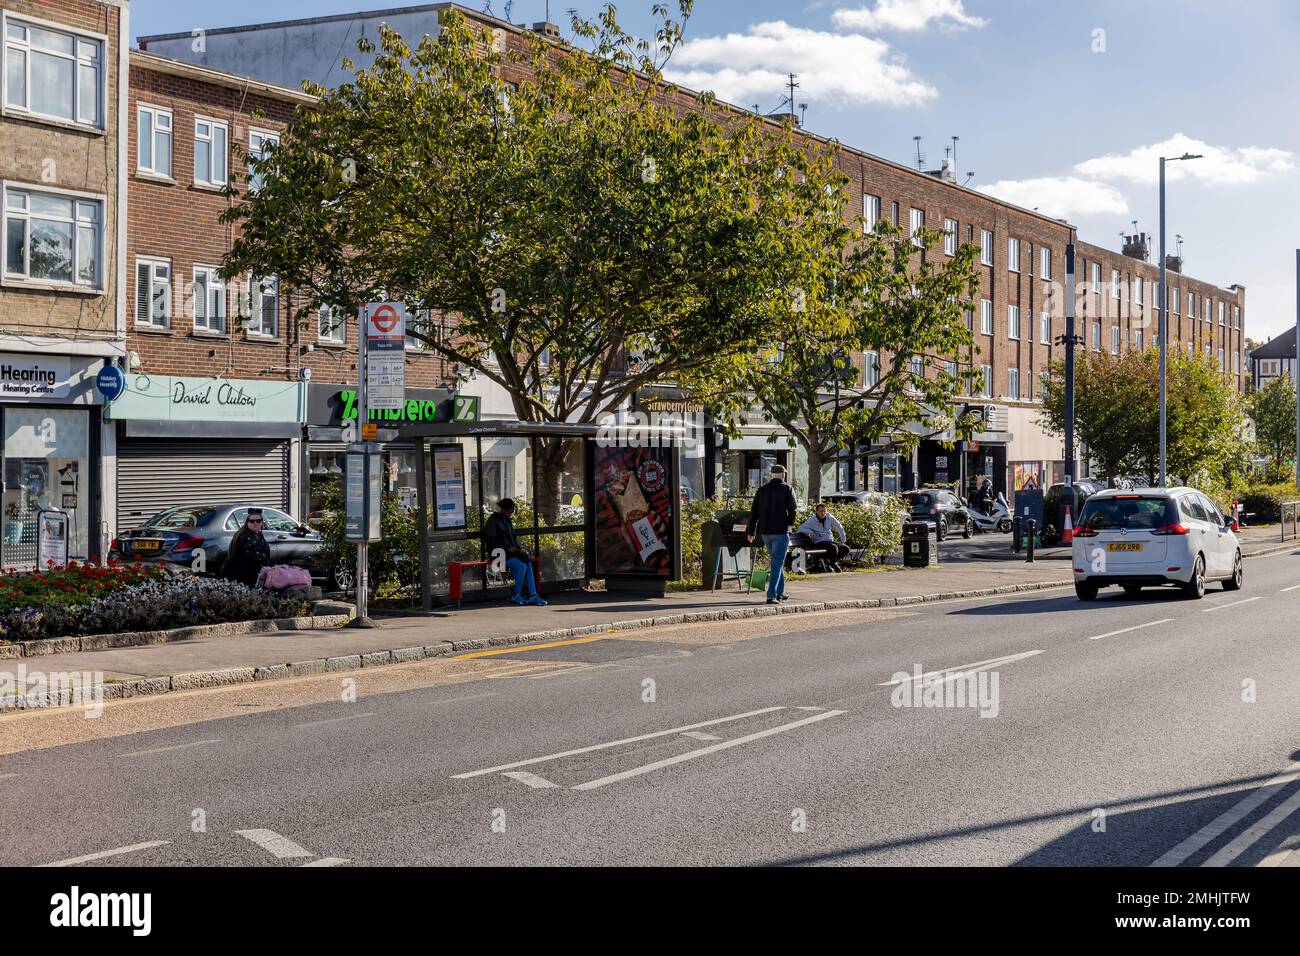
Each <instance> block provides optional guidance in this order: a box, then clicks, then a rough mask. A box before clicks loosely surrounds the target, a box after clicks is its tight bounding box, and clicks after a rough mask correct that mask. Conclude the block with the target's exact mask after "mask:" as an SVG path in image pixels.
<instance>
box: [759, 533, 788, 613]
mask: <svg viewBox="0 0 1300 956" xmlns="http://www.w3.org/2000/svg"><path fill="white" fill-rule="evenodd" d="M763 547H765V548H767V553H768V554H770V555H771V556H772V573H771V574H769V575H768V576H767V597H768V600H771V599H772V598H777V597H780V596H781V595H782V594H784V593H785V555H786V552H787V551H789V550H790V535H788V534H765V535H763Z"/></svg>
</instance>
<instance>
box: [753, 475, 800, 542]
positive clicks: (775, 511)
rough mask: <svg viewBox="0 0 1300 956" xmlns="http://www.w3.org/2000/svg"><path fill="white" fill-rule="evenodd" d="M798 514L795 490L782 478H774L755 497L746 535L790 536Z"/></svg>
mask: <svg viewBox="0 0 1300 956" xmlns="http://www.w3.org/2000/svg"><path fill="white" fill-rule="evenodd" d="M798 513H799V508H798V506H797V505H796V504H795V501H794V491H793V489H791V487H790V486H789V485H787V484H786V483H785V482H784V481H782V480H781V479H780V478H773V479H772V480H771V481H769V482H768V483H767V484H765V485H764V486H763V487H762V488H759V489H758V494H756V495H754V504H753V506H752V507H751V508H750V509H749V526H748V528H747V529H746V533H747V534H788V533H789V531H790V525H792V524H794V519H795V515H797V514H798Z"/></svg>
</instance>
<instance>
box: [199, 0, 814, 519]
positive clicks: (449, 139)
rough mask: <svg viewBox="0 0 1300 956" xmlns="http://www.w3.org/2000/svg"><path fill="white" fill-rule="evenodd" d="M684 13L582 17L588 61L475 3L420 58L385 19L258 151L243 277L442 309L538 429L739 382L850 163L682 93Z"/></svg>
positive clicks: (234, 254)
mask: <svg viewBox="0 0 1300 956" xmlns="http://www.w3.org/2000/svg"><path fill="white" fill-rule="evenodd" d="M679 3H680V13H681V17H682V21H675V20H673V19H671V18H670V17H669V16H668V14H667V11H666V9H665V8H664V7H662V6H656V7H655V13H656V15H657V16H658V17H659V20H660V22H659V27H658V30H657V32H656V38H655V41H654V43H653V44H651V43H648V42H646V41H636V40H633V39H632V38H631V37H629V36H628V35H627V34H625V33H624V32H623V30H622V28H621V27H620V26H619V24H618V22H617V20H616V18H615V14H614V10H613V7H612V6H607V7H605V8H604V9H603V10H602V12H601V13H600V14H599V16H598V18H597V20H596V21H594V22H590V21H585V20H582V19H580V18H576V17H575V19H574V28H575V31H576V33H577V35H578V36H579V37H580V38H581V39H582V40H583V41H584V42H585V44H586V46H587V47H588V50H587V51H584V52H582V53H578V52H575V51H573V50H571V49H569V48H566V47H561V46H559V45H557V44H555V43H552V42H549V41H547V40H545V39H544V38H542V37H540V36H537V35H529V36H528V37H527V38H526V40H525V41H524V42H525V43H526V44H527V45H526V49H524V50H523V51H522V52H519V51H513V50H512V51H508V52H502V51H500V50H498V48H497V46H496V44H495V42H494V39H493V37H492V36H491V34H490V33H488V32H487V31H486V30H482V29H476V28H474V27H472V26H471V25H470V24H469V23H468V21H467V20H466V19H465V17H464V16H463V15H462V14H461V13H460V12H459V11H457V10H455V9H454V8H449V9H446V10H443V11H441V12H440V14H439V20H440V25H441V28H440V31H439V35H438V37H437V38H430V37H425V38H424V39H423V41H421V43H420V44H419V46H418V48H416V49H414V50H412V49H411V48H410V47H408V46H407V44H405V43H404V42H403V41H402V39H401V38H400V37H399V36H398V35H397V34H396V33H394V32H393V31H392V30H390V29H388V28H387V27H384V28H381V33H380V37H379V49H378V55H377V57H376V59H375V61H374V63H373V65H372V66H371V67H370V68H368V69H364V70H357V71H356V75H355V79H354V80H353V81H352V82H349V83H347V84H344V85H342V86H340V87H337V88H335V89H328V90H327V89H323V88H319V87H311V88H310V89H311V92H313V93H315V94H316V95H317V97H318V98H319V100H318V102H317V103H316V104H315V105H314V106H311V107H308V108H304V109H303V110H301V111H300V114H299V116H298V117H297V119H296V121H295V123H294V124H293V125H292V126H291V127H290V128H289V129H288V130H287V131H286V133H285V135H284V137H283V139H282V141H281V143H280V145H279V147H278V148H276V149H274V150H273V151H271V152H270V153H269V155H268V156H267V158H266V159H265V160H263V161H261V162H258V163H255V164H254V165H255V168H256V172H257V173H258V174H259V176H260V177H261V178H262V179H263V180H264V185H262V186H261V188H259V189H258V190H257V191H256V192H255V193H252V194H249V195H246V196H244V198H243V201H242V202H241V203H240V204H239V205H238V206H236V207H235V208H233V209H232V210H231V211H230V212H229V214H228V221H230V222H237V223H239V224H240V226H241V235H240V237H239V238H238V239H237V240H236V242H235V243H234V245H233V247H232V250H231V252H230V254H229V255H228V256H227V258H226V260H225V262H224V264H223V268H224V270H225V271H226V273H227V274H231V275H233V274H242V273H245V272H251V273H253V274H256V275H276V276H278V277H279V278H280V281H281V283H282V284H283V285H284V286H286V287H291V288H295V289H298V290H301V292H302V293H303V297H302V299H301V301H300V320H307V318H308V317H309V316H310V314H311V312H312V310H313V309H314V308H315V306H316V305H317V304H318V303H324V304H328V305H332V306H336V307H338V308H340V309H342V310H345V311H352V310H353V308H354V303H357V302H361V301H366V300H374V299H376V298H378V297H380V296H381V295H382V296H386V297H387V298H390V299H399V300H404V301H406V302H407V303H408V305H409V306H411V307H412V308H416V309H426V310H428V313H427V314H428V316H429V319H428V325H427V326H425V327H423V328H419V327H417V328H416V329H414V330H413V332H414V334H416V335H417V337H419V338H422V339H423V340H424V341H425V342H426V343H427V346H428V348H429V349H431V350H432V351H434V352H436V353H437V354H439V355H442V356H443V357H444V358H446V359H447V360H448V361H449V362H450V363H452V364H453V365H454V366H455V367H456V368H458V369H459V370H461V372H462V374H466V373H468V372H470V371H472V372H473V373H476V374H478V375H481V376H483V377H484V378H486V379H489V380H491V381H493V382H495V383H497V384H498V385H500V386H501V387H502V388H503V389H505V390H506V392H507V393H508V394H509V396H510V398H511V401H512V402H513V404H514V411H515V413H516V415H517V416H518V418H519V419H520V420H523V421H529V422H596V421H599V420H600V419H601V417H602V416H603V415H605V414H607V413H611V412H614V411H616V410H618V409H619V408H620V407H623V406H625V405H626V403H627V402H628V401H629V400H630V399H631V398H632V397H633V396H634V394H635V392H636V391H637V389H639V388H643V387H645V386H647V385H650V384H653V383H657V382H663V381H677V382H680V383H683V384H684V385H685V386H686V387H690V386H691V383H694V382H700V381H707V382H710V383H716V382H719V381H727V380H729V379H734V378H735V376H737V375H738V374H739V370H740V369H741V368H742V367H743V363H744V362H745V361H746V360H747V359H746V357H747V356H748V355H749V354H751V353H752V352H754V351H755V350H756V349H758V348H759V347H760V346H761V345H762V342H763V341H764V337H765V335H766V330H767V327H768V321H769V320H770V318H771V315H772V311H773V305H772V303H773V302H775V301H777V300H778V299H779V298H780V297H781V296H782V295H783V291H782V290H783V289H785V288H786V287H787V285H788V283H786V282H785V281H784V275H783V264H784V263H786V262H787V261H789V260H790V259H791V258H792V257H793V256H794V253H795V252H796V251H797V250H798V248H799V244H800V238H799V236H798V235H797V234H793V233H791V232H790V231H789V230H787V229H786V228H785V226H786V225H787V224H788V223H790V222H794V221H799V220H801V219H804V218H807V217H806V215H805V213H804V211H803V209H804V207H806V206H807V205H808V204H809V203H810V202H812V203H815V202H818V201H820V200H821V199H822V195H821V193H820V191H819V190H820V188H821V185H822V184H823V182H825V181H827V180H828V178H829V176H830V165H829V159H828V157H827V156H825V155H814V154H810V153H807V152H805V151H803V150H801V149H799V148H797V147H796V146H795V144H794V141H793V135H792V132H791V130H790V128H789V127H788V126H787V127H786V128H785V129H784V130H773V129H772V128H771V127H770V125H766V124H764V123H762V121H761V120H758V119H757V118H754V117H749V116H746V115H744V114H740V113H738V112H736V111H730V110H724V109H723V108H721V107H719V106H718V105H717V104H716V103H715V102H714V100H713V98H712V97H711V96H710V95H707V94H705V95H701V96H698V97H697V98H696V99H695V100H694V102H693V103H692V107H693V108H692V109H690V110H683V109H681V108H680V106H679V105H678V104H677V103H675V102H673V101H672V99H671V96H670V95H666V94H665V93H664V89H665V88H664V86H663V85H662V84H661V81H662V70H663V67H664V65H665V63H666V62H667V61H668V59H669V57H670V56H671V55H672V52H673V50H674V49H675V48H676V47H677V45H678V44H679V43H680V40H681V36H682V23H683V22H684V20H685V18H686V17H688V16H689V14H690V8H691V2H690V0H679ZM364 42H365V41H363V43H364ZM363 48H364V47H363ZM505 74H508V75H510V76H511V77H517V78H518V79H519V82H518V85H517V87H516V86H515V85H513V84H511V83H508V82H507V79H506V77H505ZM564 453H565V446H564V445H563V444H562V443H559V442H551V443H548V444H547V445H546V447H544V448H543V450H542V452H541V454H542V455H543V456H559V455H562V454H564ZM542 464H543V467H542V468H540V469H539V474H542V475H543V476H545V477H546V478H547V479H548V480H549V479H550V478H551V477H552V476H554V475H556V474H558V472H559V470H560V468H559V462H558V460H556V461H546V460H544V461H543V463H542ZM554 498H555V496H554V495H551V494H549V493H547V492H545V491H544V490H543V489H538V499H539V504H540V506H541V507H542V508H547V507H549V506H550V504H551V503H552V502H551V501H550V499H554Z"/></svg>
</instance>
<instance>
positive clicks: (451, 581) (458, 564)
mask: <svg viewBox="0 0 1300 956" xmlns="http://www.w3.org/2000/svg"><path fill="white" fill-rule="evenodd" d="M491 565H492V561H491V560H490V559H489V560H486V561H449V562H448V563H447V591H448V593H447V597H448V599H449V600H452V601H455V602H456V606H457V607H460V605H461V598H463V597H464V595H465V569H466V568H488V567H491ZM533 583H534V584H535V585H536V586H537V588H538V593H539V594H540V593H541V585H542V562H541V559H540V558H538V557H536V556H534V557H533Z"/></svg>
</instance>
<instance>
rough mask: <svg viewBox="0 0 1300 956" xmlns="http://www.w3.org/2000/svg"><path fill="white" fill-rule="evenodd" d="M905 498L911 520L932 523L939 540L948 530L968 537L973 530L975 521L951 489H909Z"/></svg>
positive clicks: (945, 535) (946, 534) (944, 536)
mask: <svg viewBox="0 0 1300 956" xmlns="http://www.w3.org/2000/svg"><path fill="white" fill-rule="evenodd" d="M903 497H904V498H905V499H906V500H907V510H908V514H909V515H910V516H911V520H913V521H924V522H925V523H926V524H930V525H934V535H935V537H936V538H938V539H939V540H940V541H942V540H943V539H944V538H946V537H947V536H948V533H949V532H950V531H960V532H961V534H962V537H965V538H969V537H970V536H971V535H972V534H974V532H975V522H974V521H973V520H972V519H971V516H970V513H969V512H967V510H966V506H965V505H964V504H962V500H961V499H960V498H958V497H957V496H956V495H954V494H953V493H952V492H951V491H943V490H941V489H938V488H927V489H924V490H922V491H910V492H908V493H906V494H905V495H903Z"/></svg>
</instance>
